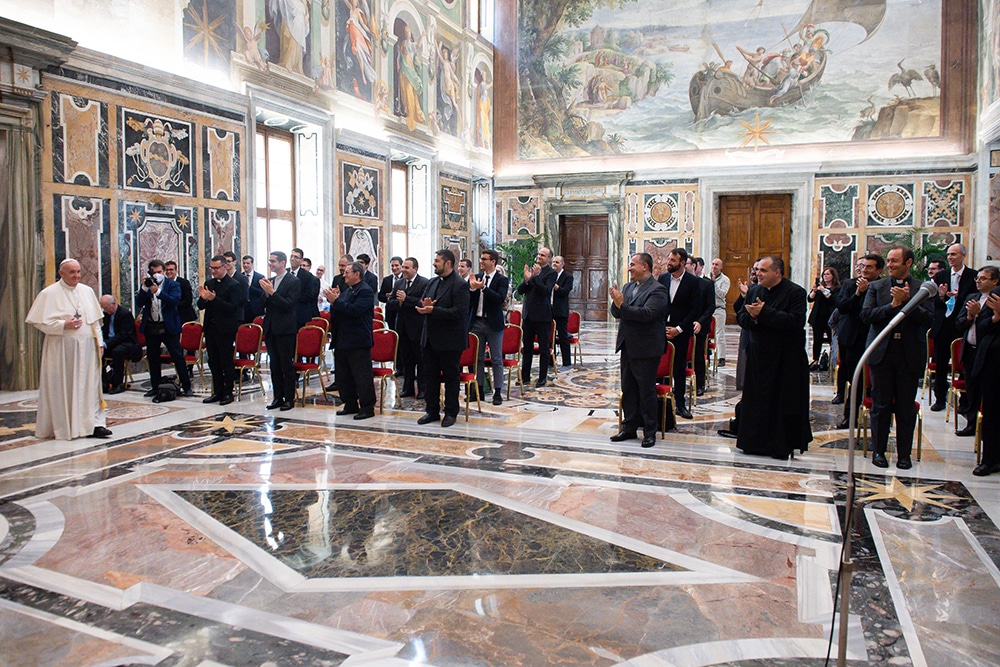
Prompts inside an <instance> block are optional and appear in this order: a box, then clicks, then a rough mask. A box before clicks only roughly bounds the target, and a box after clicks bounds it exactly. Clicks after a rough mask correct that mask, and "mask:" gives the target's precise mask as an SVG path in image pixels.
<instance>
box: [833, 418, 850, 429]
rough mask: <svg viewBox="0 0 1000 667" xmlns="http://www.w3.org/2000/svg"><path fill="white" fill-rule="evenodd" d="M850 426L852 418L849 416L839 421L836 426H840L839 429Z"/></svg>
mask: <svg viewBox="0 0 1000 667" xmlns="http://www.w3.org/2000/svg"><path fill="white" fill-rule="evenodd" d="M850 426H851V420H850V419H848V418H847V417H844V418H843V419H841V420H840V421H839V422H837V425H836V426H835V428H838V429H841V430H842V429H845V428H850Z"/></svg>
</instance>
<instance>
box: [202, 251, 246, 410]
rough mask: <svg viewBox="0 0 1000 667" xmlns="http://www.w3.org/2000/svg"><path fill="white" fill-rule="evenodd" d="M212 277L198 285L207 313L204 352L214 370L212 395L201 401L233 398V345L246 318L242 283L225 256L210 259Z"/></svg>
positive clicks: (212, 401) (231, 399) (229, 399)
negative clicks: (244, 316)
mask: <svg viewBox="0 0 1000 667" xmlns="http://www.w3.org/2000/svg"><path fill="white" fill-rule="evenodd" d="M208 270H209V271H210V272H211V273H212V279H211V280H208V281H206V282H205V284H204V285H201V286H200V287H198V307H199V308H201V309H202V311H204V313H205V321H204V323H203V324H204V332H205V352H206V353H207V354H208V367H209V369H211V371H212V395H211V396H209V397H208V398H206V399H204V400H203V401H202V403H215V402H216V401H218V402H219V405H229V404H230V403H232V402H233V381H234V379H235V378H236V370H235V368H234V366H233V345H234V344H235V343H236V331H237V330H238V329H239V328H240V324H241V323H242V322H243V309H244V306H245V302H244V300H243V286H242V285H241V284H240V281H239V280H237V279H236V278H234V277H232V276H230V275H229V272H228V271H227V269H226V258H225V257H223V256H222V255H216V256H215V257H213V258H212V259H211V260H210V261H209V263H208Z"/></svg>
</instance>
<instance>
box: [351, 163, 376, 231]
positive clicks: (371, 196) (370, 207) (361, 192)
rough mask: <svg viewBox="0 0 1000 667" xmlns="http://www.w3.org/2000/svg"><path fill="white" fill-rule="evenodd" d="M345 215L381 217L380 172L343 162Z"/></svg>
mask: <svg viewBox="0 0 1000 667" xmlns="http://www.w3.org/2000/svg"><path fill="white" fill-rule="evenodd" d="M342 165H343V172H342V173H343V177H342V186H343V196H344V199H343V206H344V215H349V216H352V217H355V218H371V219H375V220H377V219H378V218H379V178H378V177H379V172H378V170H376V169H370V168H368V167H363V166H361V165H359V164H351V163H350V162H343V163H342Z"/></svg>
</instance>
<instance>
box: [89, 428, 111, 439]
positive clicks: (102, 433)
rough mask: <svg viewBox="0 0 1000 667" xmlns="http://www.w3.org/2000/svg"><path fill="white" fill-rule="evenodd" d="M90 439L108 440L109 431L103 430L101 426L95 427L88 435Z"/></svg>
mask: <svg viewBox="0 0 1000 667" xmlns="http://www.w3.org/2000/svg"><path fill="white" fill-rule="evenodd" d="M90 437H91V438H110V437H111V431H110V430H109V429H106V428H104V427H103V426H95V427H94V432H93V433H92V434H91V435H90Z"/></svg>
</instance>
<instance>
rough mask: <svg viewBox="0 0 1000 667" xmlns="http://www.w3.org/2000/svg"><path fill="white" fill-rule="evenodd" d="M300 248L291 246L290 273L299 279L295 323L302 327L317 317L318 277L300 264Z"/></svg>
mask: <svg viewBox="0 0 1000 667" xmlns="http://www.w3.org/2000/svg"><path fill="white" fill-rule="evenodd" d="M303 257H304V253H303V252H302V248H292V254H291V262H292V269H291V271H289V273H290V274H292V275H293V276H295V278H296V279H297V280H298V281H299V296H298V298H297V299H296V303H295V325H296V326H297V327H298V328H300V329H301V328H302V327H304V326H305V325H306V324H308V323H309V320H311V319H312V318H314V317H319V306H318V305H317V300H318V299H319V278H317V277H316V276H314V275H313V274H311V273H309V271H308V269H306V268H305V267H304V266H302V258H303Z"/></svg>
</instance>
